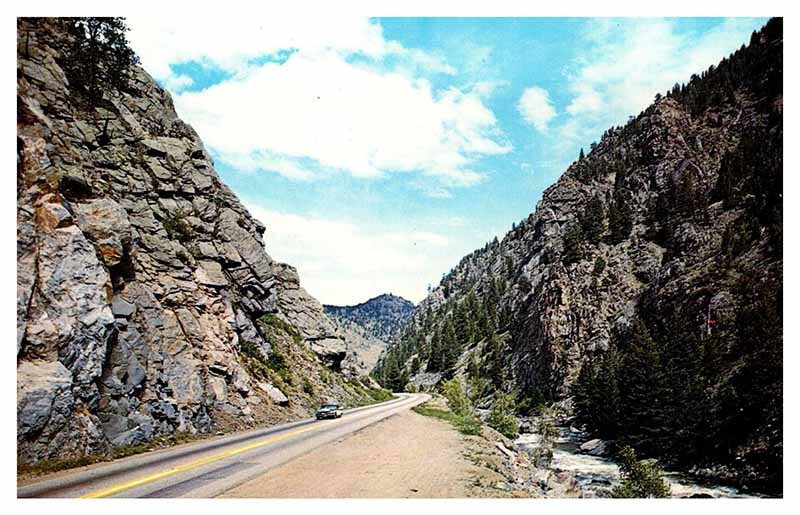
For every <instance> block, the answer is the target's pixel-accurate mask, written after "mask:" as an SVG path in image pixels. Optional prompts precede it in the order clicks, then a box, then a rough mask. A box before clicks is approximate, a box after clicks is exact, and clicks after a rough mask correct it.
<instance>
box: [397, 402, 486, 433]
mask: <svg viewBox="0 0 800 515" xmlns="http://www.w3.org/2000/svg"><path fill="white" fill-rule="evenodd" d="M412 410H413V411H414V412H415V413H419V414H420V415H424V416H426V417H434V418H438V419H440V420H445V421H447V422H450V423H451V424H453V426H455V428H456V429H458V430H459V431H460V432H461V433H463V434H465V435H479V434H481V421H480V420H478V419H477V418H475V417H474V416H471V415H456V414H455V413H453V412H452V411H448V410H443V409H441V408H433V407H429V406H426V405H422V406H415V407H414V408H412Z"/></svg>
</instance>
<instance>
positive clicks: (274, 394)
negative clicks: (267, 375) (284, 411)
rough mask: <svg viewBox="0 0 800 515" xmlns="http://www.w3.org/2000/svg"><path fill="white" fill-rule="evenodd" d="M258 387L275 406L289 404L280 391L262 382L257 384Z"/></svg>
mask: <svg viewBox="0 0 800 515" xmlns="http://www.w3.org/2000/svg"><path fill="white" fill-rule="evenodd" d="M258 387H259V388H260V389H261V390H262V391H263V392H265V393H266V394H267V396H269V398H270V399H271V400H272V402H274V403H275V404H278V405H285V404H288V403H289V398H288V397H287V396H286V395H285V394H284V393H283V392H282V391H281V390H280V388H278V387H276V386H273V385H271V384H269V383H264V382H260V383H258Z"/></svg>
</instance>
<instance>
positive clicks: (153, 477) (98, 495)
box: [80, 420, 340, 499]
mask: <svg viewBox="0 0 800 515" xmlns="http://www.w3.org/2000/svg"><path fill="white" fill-rule="evenodd" d="M337 422H340V420H332V421H330V422H326V423H323V424H314V425H313V426H311V427H306V428H304V429H298V430H297V431H292V432H290V433H284V434H281V435H278V436H273V437H272V438H267V439H266V440H261V441H260V442H255V443H252V444H250V445H245V446H243V447H238V448H236V449H231V450H230V451H225V452H221V453H219V454H214V455H212V456H208V457H206V458H201V459H199V460H196V461H192V462H190V463H186V464H184V465H179V466H177V467H173V468H170V469H167V470H163V471H161V472H157V473H155V474H151V475H149V476H144V477H141V478H139V479H134V480H133V481H129V482H127V483H122V484H120V485H116V486H112V487H109V488H105V489H103V490H98V491H96V492H92V493H89V494H86V495H82V496H81V497H80V498H81V499H99V498H101V497H108V496H109V495H114V494H117V493H119V492H122V491H125V490H129V489H131V488H134V487H137V486H141V485H144V484H147V483H151V482H153V481H156V480H158V479H162V478H165V477H169V476H172V475H174V474H178V473H180V472H184V471H186V470H191V469H193V468H197V467H201V466H203V465H207V464H208V463H213V462H215V461H219V460H222V459H225V458H230V457H231V456H236V455H237V454H241V453H243V452H247V451H251V450H253V449H258V448H259V447H264V446H265V445H270V444H273V443H275V442H280V441H281V440H286V439H287V438H291V437H293V436H297V435H299V434H302V433H307V432H309V431H317V430H319V429H322V428H324V427H327V426H329V425H332V424H335V423H337Z"/></svg>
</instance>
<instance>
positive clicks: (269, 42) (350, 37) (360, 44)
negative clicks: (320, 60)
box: [127, 15, 390, 80]
mask: <svg viewBox="0 0 800 515" xmlns="http://www.w3.org/2000/svg"><path fill="white" fill-rule="evenodd" d="M127 21H128V25H129V26H130V28H131V31H130V34H129V39H130V41H131V45H132V47H133V48H134V49H135V50H136V53H137V54H139V57H140V58H141V60H142V65H143V66H144V67H145V68H146V69H147V70H148V71H149V72H150V73H152V74H153V76H155V77H156V78H157V79H159V80H164V79H167V78H168V77H169V76H170V75H171V74H172V70H171V69H170V66H171V65H174V64H179V63H187V62H193V61H194V62H200V63H205V64H208V65H213V66H216V67H218V68H222V69H224V70H227V71H230V72H237V71H239V70H241V69H242V68H244V67H245V65H246V64H247V63H248V61H250V60H252V59H255V58H258V57H262V56H269V55H276V54H278V53H279V52H281V51H287V50H291V51H299V52H304V53H316V52H320V51H327V50H336V51H340V52H343V53H348V54H362V55H366V56H370V57H381V56H383V55H385V54H386V53H387V52H389V51H390V48H389V46H388V44H387V41H386V40H385V39H384V38H383V31H382V29H381V26H380V25H379V24H377V23H374V22H372V21H370V20H369V19H368V18H358V17H344V16H343V17H341V18H337V19H336V20H335V22H332V21H331V20H330V19H328V18H326V17H323V16H303V17H287V16H285V15H282V16H273V17H263V16H251V17H248V16H236V17H235V18H233V17H231V18H226V17H224V16H221V17H216V16H215V17H196V18H193V17H192V16H181V17H170V16H146V17H145V16H143V17H137V16H132V17H129V18H128V19H127Z"/></svg>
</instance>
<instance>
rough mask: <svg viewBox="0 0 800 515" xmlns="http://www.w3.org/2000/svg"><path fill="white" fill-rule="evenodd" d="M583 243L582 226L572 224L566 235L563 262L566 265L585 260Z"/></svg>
mask: <svg viewBox="0 0 800 515" xmlns="http://www.w3.org/2000/svg"><path fill="white" fill-rule="evenodd" d="M583 241H584V236H583V230H582V229H581V226H580V224H577V223H574V224H572V225H571V226H570V227H569V228H568V229H567V232H566V234H564V252H563V254H562V256H561V260H562V262H563V263H564V264H565V265H568V264H571V263H575V262H577V261H580V260H581V258H583Z"/></svg>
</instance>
